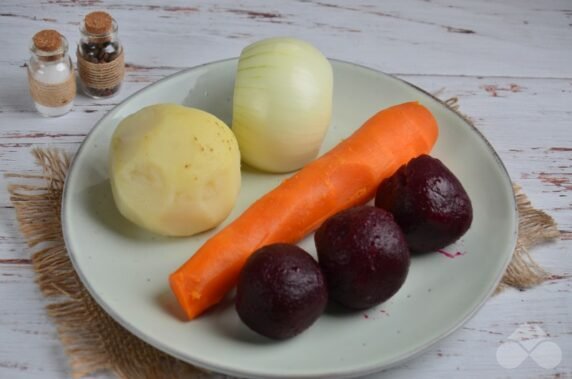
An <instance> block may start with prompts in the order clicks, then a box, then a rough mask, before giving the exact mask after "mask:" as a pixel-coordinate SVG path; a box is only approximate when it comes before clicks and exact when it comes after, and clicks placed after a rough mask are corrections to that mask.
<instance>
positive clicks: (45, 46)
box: [32, 29, 62, 52]
mask: <svg viewBox="0 0 572 379" xmlns="http://www.w3.org/2000/svg"><path fill="white" fill-rule="evenodd" d="M32 40H33V41H34V46H35V47H36V49H38V50H42V51H46V52H51V51H56V50H58V49H59V48H60V47H61V46H62V36H61V34H60V33H58V32H57V31H56V30H53V29H46V30H42V31H39V32H38V33H36V34H35V35H34V37H33V38H32Z"/></svg>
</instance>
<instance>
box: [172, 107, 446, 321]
mask: <svg viewBox="0 0 572 379" xmlns="http://www.w3.org/2000/svg"><path fill="white" fill-rule="evenodd" d="M437 134H438V127H437V123H436V120H435V119H434V117H433V115H432V114H431V112H429V110H427V109H426V108H425V107H423V106H422V105H420V104H418V103H416V102H409V103H403V104H400V105H396V106H393V107H390V108H388V109H385V110H382V111H380V112H378V113H377V114H375V115H374V116H373V117H371V118H370V119H369V120H367V121H366V122H365V123H364V124H363V126H362V127H361V128H359V129H358V130H356V131H355V132H354V133H353V134H352V135H351V136H350V137H348V138H347V139H345V140H344V141H342V142H341V143H339V144H338V145H337V146H336V147H334V148H333V149H332V150H330V151H329V152H327V153H326V154H325V155H323V156H322V157H320V158H318V159H316V160H315V161H313V162H312V163H310V164H309V165H307V166H305V167H304V168H303V169H302V170H300V171H299V172H298V173H296V174H295V175H293V176H292V177H290V178H289V179H287V180H285V181H284V182H283V183H282V184H280V185H279V186H278V187H276V188H275V189H274V190H272V191H270V192H269V193H267V194H266V195H264V196H263V197H261V198H260V199H259V200H257V201H256V202H254V203H253V204H252V205H251V206H250V207H249V208H248V209H246V210H245V211H244V212H243V213H242V215H240V216H239V217H238V218H237V219H235V220H234V221H233V222H232V223H230V224H229V225H228V226H226V227H225V228H224V229H222V230H221V231H219V232H218V233H217V234H215V235H214V236H212V237H211V238H210V239H209V240H208V241H207V242H206V243H205V244H204V245H203V246H202V247H201V248H199V250H198V251H196V252H195V254H194V255H193V256H192V257H191V258H190V259H189V260H188V261H187V262H186V263H185V264H183V265H182V266H181V267H180V268H179V269H178V270H177V271H175V272H174V273H172V274H171V276H170V278H169V279H170V285H171V289H172V290H173V292H174V294H175V295H176V297H177V299H178V301H179V303H180V305H181V306H182V308H183V309H184V311H185V313H186V315H187V317H188V318H189V319H193V318H195V317H197V316H198V315H200V314H201V313H202V312H204V311H205V310H206V309H208V308H209V307H211V306H213V305H214V304H216V303H218V302H219V301H220V300H221V299H222V297H223V296H224V295H225V294H226V293H227V292H228V291H229V290H230V289H231V288H232V287H233V286H234V285H235V284H236V282H237V279H238V276H239V273H240V271H241V270H242V268H243V266H244V264H245V262H246V260H247V259H248V257H249V256H250V255H251V254H252V253H253V252H254V251H255V250H257V249H258V248H260V247H262V246H265V245H269V244H272V243H293V242H296V241H299V240H300V239H302V238H303V237H304V236H305V235H307V234H308V233H310V232H312V231H313V230H315V229H316V228H317V227H319V226H320V225H321V224H322V222H323V221H324V220H326V219H327V218H328V217H330V216H332V215H333V214H335V213H337V212H339V211H341V210H343V209H346V208H349V207H352V206H354V205H357V204H361V203H364V202H366V201H367V200H369V199H370V198H372V197H373V195H374V194H375V191H376V189H377V187H378V185H379V183H380V182H381V181H382V180H383V179H384V178H387V177H389V176H390V175H392V174H393V173H394V172H395V171H396V170H397V169H398V168H399V167H400V166H401V165H403V164H404V163H406V162H408V161H409V160H410V159H411V158H413V157H416V156H418V155H420V154H425V153H428V152H429V151H430V150H431V148H432V147H433V145H434V143H435V141H436V139H437Z"/></svg>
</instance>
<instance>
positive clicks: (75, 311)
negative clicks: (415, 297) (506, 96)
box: [7, 100, 559, 379]
mask: <svg viewBox="0 0 572 379" xmlns="http://www.w3.org/2000/svg"><path fill="white" fill-rule="evenodd" d="M448 105H449V106H450V107H452V108H453V109H455V101H454V100H449V103H448ZM33 154H34V156H35V159H36V162H37V164H38V166H39V168H40V169H41V172H39V173H38V174H37V175H29V174H8V175H7V176H8V177H10V178H11V179H10V180H11V182H12V183H13V184H10V185H9V187H8V189H9V192H10V195H11V197H10V199H11V201H12V204H13V205H14V208H15V209H16V215H17V218H18V223H19V225H20V229H21V231H22V234H23V235H24V237H25V239H26V242H27V243H28V245H29V246H30V247H33V248H35V250H36V251H35V252H34V254H33V256H32V263H33V267H34V270H35V271H36V281H37V283H38V286H39V288H40V290H41V291H42V293H43V294H44V296H46V297H47V298H48V299H49V302H50V304H49V305H48V306H47V312H48V314H49V315H50V316H51V317H52V318H53V320H54V322H55V324H56V326H57V330H58V334H59V337H60V340H61V341H62V344H63V346H64V349H65V352H66V354H67V356H68V358H69V364H70V367H71V373H72V376H73V377H74V378H81V377H83V376H86V375H88V374H92V373H94V372H98V371H102V370H107V371H110V372H112V373H114V374H116V376H117V377H119V378H129V379H139V378H142V379H147V378H148V379H159V378H169V379H177V378H205V377H207V376H208V374H205V373H204V372H203V371H201V370H199V369H197V368H194V367H192V366H190V365H189V364H186V363H184V362H181V361H179V360H177V359H175V358H173V357H171V356H169V355H167V354H165V353H162V352H160V351H159V350H157V349H155V348H154V347H152V346H150V345H148V344H146V343H145V342H143V341H141V340H140V339H138V338H137V337H135V336H133V335H132V334H131V333H129V332H128V331H127V330H125V329H124V328H123V327H121V326H120V325H119V324H118V323H116V322H115V321H114V320H113V319H112V318H111V317H110V316H109V315H108V314H107V313H105V312H104V311H103V310H102V308H101V307H100V306H99V305H98V304H97V303H96V302H95V301H94V300H93V299H92V298H91V296H90V295H89V293H88V292H87V290H86V289H85V287H84V286H83V284H82V283H81V281H80V279H79V277H78V276H77V274H76V272H75V271H74V269H73V266H72V263H71V261H70V259H69V257H68V254H67V251H66V247H65V244H64V240H63V235H62V230H61V219H60V209H61V200H62V190H63V186H64V181H65V178H66V174H67V172H68V169H69V167H70V163H71V156H70V155H69V154H67V153H64V152H62V151H60V150H55V149H35V150H33ZM514 190H515V193H516V199H517V204H518V211H519V237H518V242H517V246H516V249H515V251H514V255H513V258H512V261H511V262H510V265H509V266H508V269H507V271H506V273H505V275H504V277H503V278H502V281H501V283H500V285H499V286H498V288H497V291H496V292H497V293H498V292H500V291H502V290H503V289H505V288H507V287H514V288H518V289H526V288H529V287H532V286H535V285H537V284H540V283H542V282H543V281H544V280H546V279H547V278H548V277H549V275H548V273H547V272H546V271H545V270H543V269H542V268H541V267H540V266H539V265H538V264H537V263H536V262H534V260H533V259H532V258H531V257H530V255H529V254H528V249H529V248H531V247H532V246H534V245H536V244H539V243H541V242H544V241H547V240H550V239H554V238H557V237H558V236H559V232H558V229H557V227H556V223H555V222H554V220H553V219H552V217H550V216H549V215H547V214H546V213H544V212H543V211H540V210H538V209H535V208H533V207H532V205H531V203H530V201H529V200H528V199H527V197H526V196H525V195H524V194H523V193H522V192H521V190H520V188H518V187H517V186H515V187H514Z"/></svg>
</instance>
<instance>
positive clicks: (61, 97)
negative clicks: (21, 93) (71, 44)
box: [28, 29, 76, 117]
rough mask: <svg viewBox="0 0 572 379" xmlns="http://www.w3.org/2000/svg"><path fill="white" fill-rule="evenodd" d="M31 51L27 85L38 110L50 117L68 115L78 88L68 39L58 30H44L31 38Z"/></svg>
mask: <svg viewBox="0 0 572 379" xmlns="http://www.w3.org/2000/svg"><path fill="white" fill-rule="evenodd" d="M30 51H31V53H32V55H31V57H30V60H29V62H28V84H29V87H30V95H31V96H32V99H34V104H35V106H36V109H37V110H38V112H39V113H40V114H42V115H43V116H48V117H55V116H61V115H64V114H66V113H68V112H69V111H70V110H71V109H72V106H73V100H74V98H75V95H76V84H75V75H74V71H73V64H72V61H71V58H70V56H69V55H68V42H67V40H66V38H65V37H64V36H62V35H61V34H60V33H58V32H57V31H56V30H52V29H46V30H42V31H40V32H38V33H36V34H35V35H34V37H33V38H32V43H31V45H30Z"/></svg>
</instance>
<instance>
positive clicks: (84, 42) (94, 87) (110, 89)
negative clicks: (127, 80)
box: [77, 12, 125, 99]
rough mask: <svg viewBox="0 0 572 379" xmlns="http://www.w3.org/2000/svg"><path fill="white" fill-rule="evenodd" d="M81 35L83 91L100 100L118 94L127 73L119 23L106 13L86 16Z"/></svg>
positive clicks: (79, 70)
mask: <svg viewBox="0 0 572 379" xmlns="http://www.w3.org/2000/svg"><path fill="white" fill-rule="evenodd" d="M80 32H81V38H80V41H79V44H78V49H77V63H78V73H79V79H80V80H79V81H80V86H81V88H82V90H83V92H84V93H85V94H86V95H88V96H90V97H93V98H97V99H99V98H106V97H110V96H113V95H115V94H116V93H117V92H118V91H119V89H120V88H121V83H122V81H123V76H124V72H125V60H124V57H123V46H122V45H121V42H120V41H119V38H118V34H117V22H116V21H115V20H114V19H113V18H112V17H111V16H110V15H109V14H108V13H106V12H92V13H89V14H88V15H87V16H85V18H84V20H83V22H82V24H81V26H80Z"/></svg>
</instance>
